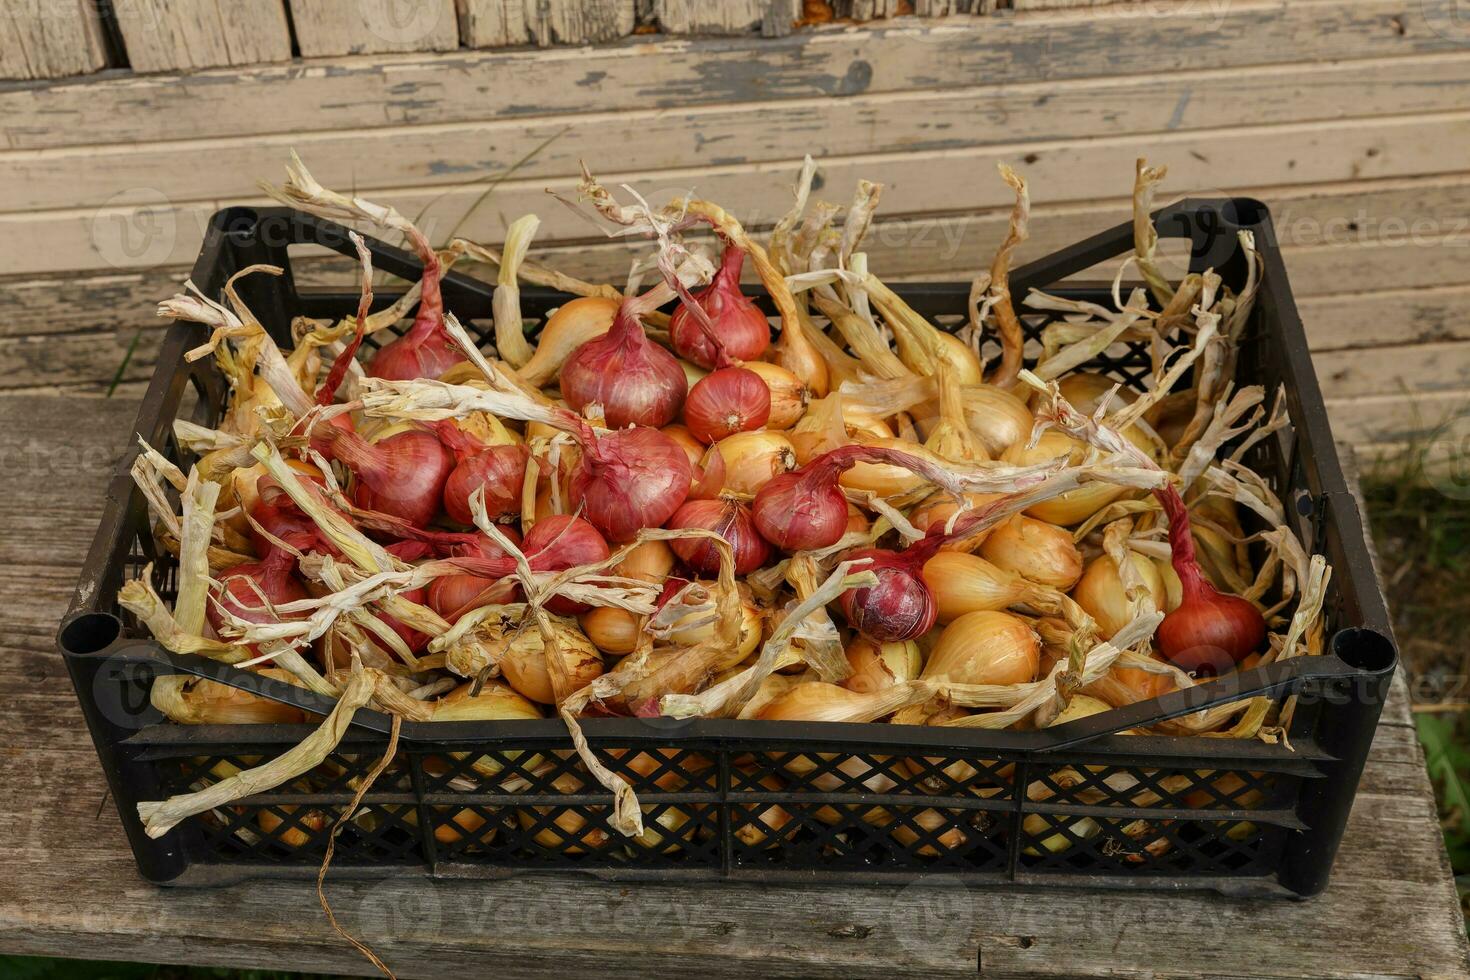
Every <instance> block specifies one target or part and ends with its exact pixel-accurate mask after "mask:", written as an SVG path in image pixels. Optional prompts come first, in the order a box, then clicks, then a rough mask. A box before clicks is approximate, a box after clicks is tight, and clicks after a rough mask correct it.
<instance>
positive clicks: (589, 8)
mask: <svg viewBox="0 0 1470 980" xmlns="http://www.w3.org/2000/svg"><path fill="white" fill-rule="evenodd" d="M636 23H637V12H636V9H635V7H634V2H633V0H537V2H536V3H535V4H534V5H533V6H528V7H527V9H526V26H527V28H528V29H529V30H530V32H531V38H532V39H533V40H534V41H535V42H536V43H537V44H539V45H542V46H543V47H549V46H551V45H553V44H597V43H602V42H606V41H616V40H618V39H619V38H623V37H627V36H628V35H629V34H631V33H633V26H634V24H636Z"/></svg>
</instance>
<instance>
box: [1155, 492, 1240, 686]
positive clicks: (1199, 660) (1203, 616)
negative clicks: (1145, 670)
mask: <svg viewBox="0 0 1470 980" xmlns="http://www.w3.org/2000/svg"><path fill="white" fill-rule="evenodd" d="M1154 495H1155V496H1156V497H1157V498H1158V500H1159V502H1160V503H1161V504H1162V505H1163V508H1164V513H1165V514H1166V515H1168V518H1169V548H1170V550H1171V551H1172V560H1173V563H1174V571H1175V572H1177V573H1178V574H1179V583H1180V585H1181V586H1182V589H1183V594H1184V597H1183V601H1182V602H1181V603H1180V604H1179V608H1177V609H1175V610H1174V611H1173V612H1171V613H1169V614H1168V615H1167V616H1165V617H1164V621H1163V622H1162V623H1160V624H1159V629H1158V632H1156V633H1155V634H1154V642H1155V643H1156V644H1157V646H1158V650H1159V653H1160V654H1162V655H1163V657H1164V659H1165V660H1167V661H1169V662H1170V663H1172V664H1173V665H1174V666H1176V667H1178V668H1179V669H1181V670H1186V671H1190V672H1193V673H1195V674H1198V675H1201V676H1211V675H1217V674H1222V673H1225V672H1226V671H1229V670H1233V669H1234V668H1235V665H1236V664H1238V663H1240V662H1241V661H1242V660H1244V659H1245V658H1246V657H1248V656H1250V655H1251V654H1252V653H1255V652H1256V650H1257V649H1259V648H1260V646H1261V644H1262V643H1263V642H1264V641H1265V639H1266V620H1265V617H1263V616H1262V615H1261V612H1260V610H1259V609H1257V608H1256V607H1255V606H1254V605H1252V604H1251V603H1250V602H1248V601H1246V600H1245V599H1242V598H1240V597H1239V596H1234V595H1229V594H1226V593H1222V592H1217V591H1216V590H1215V588H1214V586H1212V585H1210V584H1209V582H1207V581H1206V580H1205V577H1204V573H1203V572H1201V571H1200V567H1199V563H1198V562H1197V561H1196V559H1195V554H1194V536H1193V534H1191V532H1190V526H1189V510H1188V509H1187V508H1186V507H1185V506H1184V500H1183V498H1181V497H1180V496H1179V492H1178V491H1177V490H1175V489H1174V488H1173V487H1172V486H1167V487H1163V488H1161V489H1159V490H1156V491H1154Z"/></svg>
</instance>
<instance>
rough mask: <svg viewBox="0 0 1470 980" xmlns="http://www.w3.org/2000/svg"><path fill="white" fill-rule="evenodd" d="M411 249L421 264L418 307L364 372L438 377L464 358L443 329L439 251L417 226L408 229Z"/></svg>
mask: <svg viewBox="0 0 1470 980" xmlns="http://www.w3.org/2000/svg"><path fill="white" fill-rule="evenodd" d="M410 238H411V239H412V241H413V245H414V251H415V252H417V253H418V256H419V260H420V261H421V262H423V264H424V274H423V276H422V277H421V278H420V280H419V281H420V282H421V283H422V284H423V289H422V291H421V292H420V294H419V310H418V314H417V315H416V316H415V317H414V320H413V326H412V327H410V328H409V330H408V332H407V333H405V334H404V335H403V336H402V337H399V338H398V339H397V340H394V341H392V342H391V343H388V344H384V345H383V347H382V348H381V349H379V351H378V352H377V353H376V354H374V355H373V357H372V360H370V361H368V365H367V373H368V374H370V375H372V376H373V377H375V378H387V379H389V380H391V381H411V380H413V379H414V378H437V377H439V375H441V374H443V373H444V372H445V371H448V370H449V369H450V368H452V367H454V365H456V364H458V363H459V362H460V361H462V360H464V355H462V354H461V353H460V352H459V348H457V347H456V346H455V345H454V342H453V341H451V340H450V339H449V334H448V333H446V332H445V330H444V298H443V296H442V294H441V293H440V291H439V279H440V276H441V275H442V266H441V265H440V263H439V255H438V253H437V252H435V251H434V249H433V247H432V246H430V245H429V242H428V240H427V239H425V238H424V237H423V235H421V234H419V233H418V232H417V230H415V231H413V232H411V233H410Z"/></svg>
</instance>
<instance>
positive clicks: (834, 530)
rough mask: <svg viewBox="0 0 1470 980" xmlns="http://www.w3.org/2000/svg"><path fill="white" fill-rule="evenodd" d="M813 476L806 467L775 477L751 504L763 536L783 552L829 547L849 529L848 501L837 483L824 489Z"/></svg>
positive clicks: (756, 523)
mask: <svg viewBox="0 0 1470 980" xmlns="http://www.w3.org/2000/svg"><path fill="white" fill-rule="evenodd" d="M807 465H808V466H811V465H814V464H811V463H809V464H807ZM810 475H811V474H810V473H809V472H808V471H807V469H806V467H803V468H802V469H800V470H797V471H795V472H793V473H782V474H781V475H779V476H776V477H773V478H772V479H771V480H770V481H769V482H768V483H766V485H765V486H763V487H761V488H760V490H759V491H758V492H757V493H756V495H755V500H754V502H753V503H752V504H751V512H752V513H753V514H754V515H755V525H756V528H757V529H759V531H760V533H761V536H762V537H764V538H765V539H766V540H767V541H769V542H771V543H772V544H774V545H775V546H776V547H778V548H780V549H781V550H782V551H810V550H812V549H813V548H825V547H827V546H829V545H832V544H835V543H837V541H838V539H840V538H841V537H842V532H843V531H844V530H846V528H847V498H846V497H844V496H843V495H842V491H841V490H839V489H837V483H836V481H835V480H833V481H830V482H829V483H827V484H826V485H825V486H823V485H819V484H817V481H813V480H811V479H810Z"/></svg>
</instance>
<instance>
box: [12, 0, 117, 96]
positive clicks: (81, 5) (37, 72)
mask: <svg viewBox="0 0 1470 980" xmlns="http://www.w3.org/2000/svg"><path fill="white" fill-rule="evenodd" d="M106 65H107V49H106V47H105V44H104V42H103V39H102V22H101V18H100V14H99V13H98V6H97V4H96V3H94V2H92V0H9V2H7V3H6V4H5V7H4V9H3V10H0V79H45V78H63V77H66V76H68V75H85V74H89V73H91V72H94V71H97V70H98V69H101V68H104V67H106Z"/></svg>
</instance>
